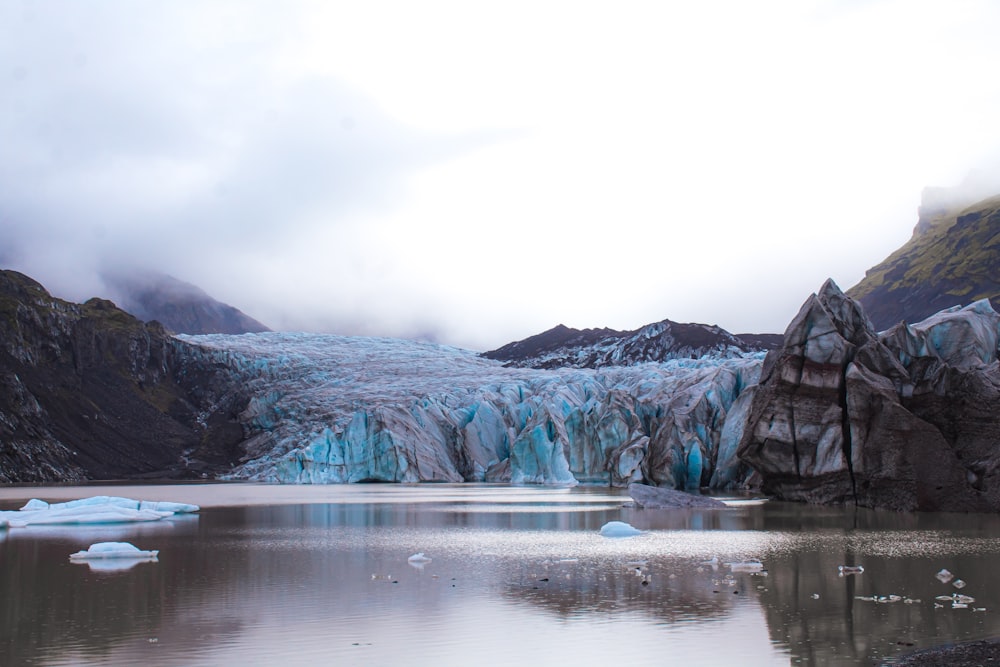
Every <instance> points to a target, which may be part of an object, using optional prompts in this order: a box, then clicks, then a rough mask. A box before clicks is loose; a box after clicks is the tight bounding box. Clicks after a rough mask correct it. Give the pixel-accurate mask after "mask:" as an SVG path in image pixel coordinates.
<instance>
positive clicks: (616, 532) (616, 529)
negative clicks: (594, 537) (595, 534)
mask: <svg viewBox="0 0 1000 667" xmlns="http://www.w3.org/2000/svg"><path fill="white" fill-rule="evenodd" d="M641 534H642V531H641V530H639V529H638V528H636V527H634V526H632V525H631V524H628V523H625V522H624V521H608V522H607V523H606V524H604V525H603V526H601V535H603V536H604V537H634V536H636V535H641Z"/></svg>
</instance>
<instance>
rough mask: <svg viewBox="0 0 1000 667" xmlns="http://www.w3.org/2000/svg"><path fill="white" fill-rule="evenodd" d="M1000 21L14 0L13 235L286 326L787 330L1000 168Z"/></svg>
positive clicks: (10, 90) (506, 331)
mask: <svg viewBox="0 0 1000 667" xmlns="http://www.w3.org/2000/svg"><path fill="white" fill-rule="evenodd" d="M998 11H1000V10H998V9H996V8H995V6H994V5H993V4H991V3H988V2H972V1H967V2H954V3H948V4H947V5H943V4H941V3H931V2H903V1H901V0H886V1H881V2H879V1H874V2H854V3H842V2H829V1H816V2H807V3H803V2H792V1H778V0H774V1H770V2H762V3H746V2H737V1H735V0H733V1H731V2H716V3H672V2H668V3H662V2H626V3H619V4H617V5H615V6H614V8H611V6H609V5H607V4H606V3H588V2H572V3H569V2H530V3H529V2H511V3H504V4H503V5H494V6H484V5H481V4H478V3H465V2H422V3H389V2H372V3H340V2H332V3H331V2H318V1H317V2H308V1H302V2H294V3H282V4H281V5H280V6H279V5H273V4H267V3H249V4H248V3H243V2H239V3H236V2H222V1H215V2H197V3H195V2H149V3H143V4H142V5H137V4H136V3H131V2H106V1H101V0H95V1H94V2H89V3H70V2H65V3H59V2H53V3H45V4H32V3H25V4H16V3H7V4H4V5H2V6H0V63H2V65H0V67H4V66H6V69H3V70H0V99H3V100H6V102H5V104H4V105H2V106H0V144H2V145H3V146H4V147H5V150H4V151H3V153H2V154H0V220H2V221H3V225H2V227H3V229H2V230H0V243H2V244H3V245H4V251H3V256H4V257H5V258H6V259H5V261H7V262H8V264H13V265H15V266H17V267H18V268H22V269H23V270H27V271H28V272H29V273H32V272H33V273H35V274H37V275H36V277H37V278H39V279H40V280H42V281H43V282H46V283H49V284H50V287H53V288H55V289H56V290H57V291H58V290H62V291H64V292H67V293H68V294H69V296H72V297H74V298H84V297H85V296H89V294H82V293H81V294H77V293H74V292H81V291H82V290H84V289H91V288H92V287H93V285H94V281H93V280H91V279H81V278H79V274H81V273H86V272H87V271H90V270H92V269H93V268H94V267H96V266H98V265H99V264H100V263H101V262H102V261H119V262H121V261H129V262H137V263H143V264H148V265H152V266H153V268H158V269H162V270H165V271H168V272H171V273H173V274H175V275H177V276H178V277H180V278H182V279H185V280H190V281H192V282H195V283H197V284H199V285H200V286H201V287H203V288H204V289H206V290H207V291H208V292H209V293H210V294H212V295H213V296H216V297H217V298H220V299H223V300H225V301H228V302H230V303H233V304H234V305H236V306H238V307H240V308H241V309H243V310H245V311H247V312H249V313H250V314H252V315H253V316H255V317H257V318H259V319H261V320H263V321H265V322H268V323H270V324H272V325H273V326H278V327H286V328H312V329H317V328H321V329H328V330H336V331H343V332H358V333H370V334H385V335H420V334H433V335H436V336H438V337H439V338H441V339H442V340H444V341H447V342H455V343H459V344H463V345H469V346H473V347H493V346H497V345H500V344H502V343H504V342H506V341H508V340H510V339H513V338H521V337H524V336H527V335H530V334H532V333H535V332H537V331H539V330H541V329H543V328H547V327H548V326H551V325H553V324H555V323H557V322H559V321H562V322H565V323H566V324H569V325H572V326H579V327H585V326H613V327H618V328H631V327H637V326H640V325H641V324H644V323H646V322H650V321H654V320H658V319H662V318H664V317H670V318H672V319H676V320H696V321H709V322H713V323H718V324H720V325H722V326H724V327H726V328H729V329H731V330H741V331H746V330H772V331H774V330H781V329H783V327H784V325H785V323H786V322H787V320H788V319H789V318H790V317H791V315H792V314H794V312H795V310H796V308H797V307H798V305H799V303H800V302H801V301H802V300H803V298H804V297H805V296H806V294H808V292H809V291H811V290H813V289H815V288H816V287H818V285H819V284H820V283H821V282H822V280H823V279H825V278H826V277H827V276H832V277H834V278H835V279H836V280H838V281H840V282H841V284H842V286H844V287H847V286H849V285H850V284H853V282H855V281H856V280H858V279H860V278H861V276H862V274H863V271H864V270H865V269H866V268H868V267H869V266H871V265H872V264H874V263H876V262H877V261H879V260H880V259H882V258H883V257H884V256H885V255H886V254H888V253H889V252H891V250H893V249H894V248H895V247H897V246H898V245H900V244H902V243H903V242H904V241H905V239H906V238H907V236H908V234H909V231H910V228H911V227H912V225H913V223H914V221H915V214H914V213H915V208H916V205H917V204H918V200H919V193H920V189H921V188H922V187H923V186H924V185H930V184H945V185H947V184H951V183H954V182H957V181H958V180H960V179H961V177H962V176H963V175H964V174H965V172H967V171H968V170H969V169H971V168H972V167H974V166H976V165H977V164H979V163H981V162H984V161H986V160H988V159H990V158H991V156H994V155H997V154H1000V150H998V149H1000V146H998V137H997V132H996V129H995V127H994V126H995V118H996V116H997V110H998V106H1000V84H998V83H997V79H996V77H995V76H994V73H993V72H992V63H995V62H997V57H998V55H1000V53H998V50H1000V46H998V45H997V43H996V40H994V39H993V38H992V34H993V32H994V29H995V27H996V25H997V19H998V18H1000V17H998Z"/></svg>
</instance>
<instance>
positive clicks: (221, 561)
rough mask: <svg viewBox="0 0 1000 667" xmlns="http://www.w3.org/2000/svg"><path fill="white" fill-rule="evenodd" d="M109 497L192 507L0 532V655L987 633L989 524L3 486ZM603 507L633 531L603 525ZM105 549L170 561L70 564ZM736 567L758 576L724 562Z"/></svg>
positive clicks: (577, 497) (472, 500) (586, 647)
mask: <svg viewBox="0 0 1000 667" xmlns="http://www.w3.org/2000/svg"><path fill="white" fill-rule="evenodd" d="M98 494H110V495H125V496H129V497H137V498H144V499H149V500H176V501H186V502H194V503H198V504H200V505H202V507H203V510H202V511H201V512H200V513H199V514H197V515H194V516H188V517H184V518H181V519H178V520H174V521H170V522H162V523H159V524H145V525H123V526H106V527H100V528H83V527H74V528H55V527H39V528H32V527H28V528H21V529H9V530H7V531H2V530H0V664H2V665H22V664H34V665H134V664H146V665H228V664H239V665H276V664H277V665H283V666H286V667H291V666H293V665H316V664H337V665H354V664H357V665H436V666H448V665H456V666H457V665H462V666H463V667H466V666H467V665H469V664H579V665H597V664H600V665H607V664H627V665H662V664H686V665H787V664H793V665H795V664H822V665H838V664H842V665H855V664H861V665H871V664H880V663H881V662H883V661H886V660H891V657H892V656H893V655H895V654H897V653H899V652H900V651H907V650H913V649H914V648H920V647H927V646H936V645H941V644H947V643H953V642H956V641H965V640H970V639H978V638H982V637H990V636H1000V579H998V578H997V577H996V574H995V572H996V568H997V566H998V565H1000V558H998V557H1000V520H998V519H997V517H994V516H979V515H945V514H938V515H929V514H923V515H899V514H891V513H881V512H870V511H855V510H851V509H828V508H816V507H807V506H799V505H789V504H784V503H767V504H764V505H740V506H734V507H732V508H730V509H727V510H721V511H707V510H686V511H662V510H635V509H627V508H623V507H622V506H621V505H622V502H623V501H624V500H625V499H626V498H625V497H623V496H621V495H618V494H617V492H615V491H609V490H607V489H579V488H578V489H572V490H570V489H548V488H524V487H521V488H512V487H502V486H450V485H440V486H439V485H424V486H391V485H364V486H335V487H288V486H258V485H244V484H212V485H191V486H181V485H175V486H143V487H111V488H107V487H75V488H74V487H49V488H34V489H33V488H5V489H0V509H14V508H16V507H19V506H20V505H21V504H23V501H24V500H26V499H28V498H31V497H40V498H43V499H46V500H52V501H55V500H60V499H69V498H79V497H85V496H89V495H98ZM611 520H621V521H627V522H629V523H631V524H633V525H634V526H636V527H638V528H640V529H642V530H643V531H645V532H644V533H643V534H642V535H640V536H638V537H633V538H625V539H608V538H604V537H601V536H600V534H599V532H598V531H599V529H600V527H601V526H602V525H603V524H604V523H605V522H607V521H611ZM109 540H117V541H129V542H132V543H134V544H135V545H136V546H138V547H140V548H142V549H159V550H160V557H159V562H156V563H139V564H136V565H134V566H133V567H130V568H128V569H122V570H110V571H109V570H101V569H92V568H91V566H89V565H87V564H78V563H70V561H69V558H68V556H69V554H70V553H72V552H74V551H77V550H79V549H81V548H86V547H87V546H88V545H89V544H91V543H93V542H99V541H109ZM416 552H424V553H425V554H426V555H427V556H428V557H430V558H431V559H432V560H431V561H430V562H428V563H426V564H425V565H423V566H422V567H417V566H414V565H411V564H409V563H408V562H407V558H408V557H409V556H410V555H411V554H414V553H416ZM713 558H715V559H717V561H718V565H717V566H716V567H713V566H712V565H711V564H706V561H711V560H712V559H713ZM748 559H760V560H761V561H762V562H763V564H764V566H765V567H766V570H767V573H766V575H763V574H756V573H751V572H736V573H732V572H731V571H730V568H728V567H727V566H726V563H728V562H735V561H744V560H748ZM857 564H860V565H863V567H864V573H862V574H859V575H850V576H839V575H838V566H840V565H857ZM942 568H947V569H948V570H950V571H951V572H953V573H955V574H956V575H957V576H958V577H960V578H961V579H963V580H964V581H965V582H967V585H966V586H965V587H964V588H962V589H961V593H962V594H965V595H969V596H972V597H974V598H975V602H974V603H971V604H969V605H968V607H967V608H961V609H956V608H952V604H951V603H950V602H944V601H936V600H935V597H936V596H939V595H951V594H952V593H954V592H957V589H955V588H954V587H953V585H952V584H951V583H948V584H945V583H941V582H940V581H938V580H937V579H936V578H935V577H934V575H935V573H936V572H938V571H939V570H941V569H942ZM890 596H898V597H899V600H898V601H894V602H891V601H889V600H893V599H895V598H892V597H890ZM861 598H866V599H861ZM871 598H875V600H872V599H871ZM879 598H884V599H885V601H882V602H879V601H877V600H878V599H879Z"/></svg>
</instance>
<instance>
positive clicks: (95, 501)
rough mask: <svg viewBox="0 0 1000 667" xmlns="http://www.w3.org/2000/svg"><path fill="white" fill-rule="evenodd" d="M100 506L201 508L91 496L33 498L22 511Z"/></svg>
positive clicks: (169, 509) (165, 509) (173, 510)
mask: <svg viewBox="0 0 1000 667" xmlns="http://www.w3.org/2000/svg"><path fill="white" fill-rule="evenodd" d="M99 505H113V506H115V507H124V508H126V509H131V510H154V511H156V512H170V513H172V514H174V513H180V512H197V511H198V510H199V509H201V508H200V507H198V506H197V505H191V504H189V503H173V502H169V501H165V500H133V499H132V498H123V497H121V496H90V497H89V498H79V499H77V500H67V501H66V502H64V503H47V502H45V501H44V500H39V499H37V498H32V499H31V500H29V501H28V502H27V503H26V504H25V505H24V507H22V508H21V509H22V510H43V509H52V510H61V509H71V508H75V507H94V506H99Z"/></svg>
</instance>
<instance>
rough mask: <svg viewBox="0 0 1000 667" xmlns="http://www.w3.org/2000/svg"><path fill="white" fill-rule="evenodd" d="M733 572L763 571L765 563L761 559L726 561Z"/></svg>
mask: <svg viewBox="0 0 1000 667" xmlns="http://www.w3.org/2000/svg"><path fill="white" fill-rule="evenodd" d="M726 567H728V568H729V569H730V570H731V571H733V572H763V571H764V564H763V563H761V562H760V561H759V560H743V561H739V562H735V563H726Z"/></svg>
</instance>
